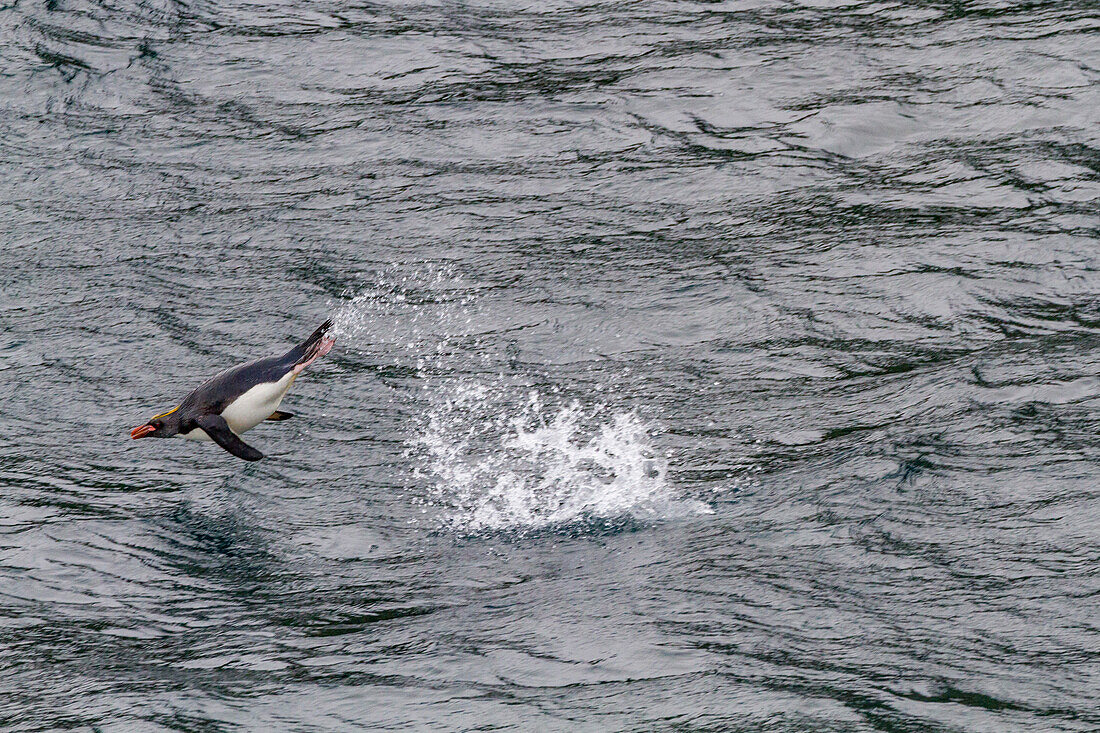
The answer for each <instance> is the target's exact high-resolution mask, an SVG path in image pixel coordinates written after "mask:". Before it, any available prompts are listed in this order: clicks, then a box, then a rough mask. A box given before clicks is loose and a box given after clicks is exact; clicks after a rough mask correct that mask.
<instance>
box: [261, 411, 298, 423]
mask: <svg viewBox="0 0 1100 733" xmlns="http://www.w3.org/2000/svg"><path fill="white" fill-rule="evenodd" d="M292 417H294V413H293V412H283V411H282V410H276V411H275V412H273V413H271V415H269V416H268V417H265V418H264V419H265V420H270V421H271V422H279V421H280V420H289V419H290V418H292Z"/></svg>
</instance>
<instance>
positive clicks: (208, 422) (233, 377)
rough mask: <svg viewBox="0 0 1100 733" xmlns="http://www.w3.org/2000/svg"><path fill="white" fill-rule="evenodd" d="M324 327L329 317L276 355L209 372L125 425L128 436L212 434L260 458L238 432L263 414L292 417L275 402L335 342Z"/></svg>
mask: <svg viewBox="0 0 1100 733" xmlns="http://www.w3.org/2000/svg"><path fill="white" fill-rule="evenodd" d="M330 328H332V320H331V319H330V320H327V321H325V322H324V323H322V324H321V326H320V327H319V328H318V329H317V330H316V331H314V332H313V333H312V334H310V336H309V338H307V339H306V340H305V341H303V342H302V343H301V344H300V345H298V346H295V347H294V348H293V349H291V350H290V351H288V352H286V353H285V354H283V355H282V356H271V357H268V358H266V359H257V360H256V361H250V362H248V363H247V364H241V365H240V366H235V367H232V368H230V369H226V370H225V371H224V372H222V373H221V374H218V375H216V376H214V377H211V378H210V379H209V380H208V381H206V382H204V383H203V384H200V385H199V386H198V387H196V388H195V390H194V391H193V392H191V394H189V395H187V396H186V397H184V398H183V401H182V402H180V403H179V404H178V405H176V406H175V407H173V408H172V409H171V410H169V411H168V412H165V413H163V414H160V415H157V416H156V417H153V418H152V419H150V420H149V422H147V423H145V424H144V425H141V426H138V427H136V428H134V429H133V430H131V431H130V437H131V438H133V439H134V440H137V439H138V438H145V437H148V436H152V437H154V438H171V437H172V436H179V437H183V438H189V439H190V440H213V441H214V442H215V443H217V444H218V445H220V446H221V447H222V448H225V449H226V450H227V451H229V452H230V453H232V454H233V455H235V456H237V457H238V458H243V459H244V460H246V461H258V460H260V459H261V458H263V457H264V454H263V453H261V452H260V451H258V450H256V449H255V448H253V447H252V446H250V445H248V444H247V443H245V442H244V441H243V440H241V438H240V435H241V433H243V432H244V431H246V430H251V429H252V428H254V427H256V426H257V425H259V424H260V423H262V422H263V421H264V420H286V419H288V418H291V417H293V415H291V414H290V413H289V412H281V411H280V410H279V409H278V408H279V403H280V402H282V401H283V395H285V394H286V391H287V390H288V389H290V385H292V384H294V380H295V379H297V378H298V375H299V374H301V373H302V370H303V369H305V368H306V367H307V366H309V365H310V364H312V363H313V362H314V360H316V359H318V358H320V357H322V356H324V355H325V354H327V353H328V352H329V350H330V349H331V348H332V345H333V344H334V343H336V338H335V337H334V336H328V335H327V333H328V331H329V329H330Z"/></svg>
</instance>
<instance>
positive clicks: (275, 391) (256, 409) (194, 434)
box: [183, 372, 298, 441]
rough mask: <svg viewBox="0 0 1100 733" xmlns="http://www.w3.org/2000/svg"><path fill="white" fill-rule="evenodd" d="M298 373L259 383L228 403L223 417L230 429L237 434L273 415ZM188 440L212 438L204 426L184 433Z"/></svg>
mask: <svg viewBox="0 0 1100 733" xmlns="http://www.w3.org/2000/svg"><path fill="white" fill-rule="evenodd" d="M297 376H298V375H297V374H294V373H293V372H289V373H287V375H286V376H284V377H283V378H282V379H280V380H279V381H278V382H265V383H263V384H257V385H256V386H255V387H252V388H251V389H249V390H248V391H247V392H245V393H244V394H242V395H241V396H240V397H238V398H237V399H235V400H233V401H232V402H230V403H229V404H228V405H226V407H225V409H223V410H222V413H221V414H222V417H224V418H225V421H226V423H228V424H229V429H230V430H232V431H233V432H234V433H236V434H237V435H240V434H241V433H243V432H245V431H246V430H251V429H252V428H254V427H256V426H257V425H259V424H260V423H262V422H263V421H264V420H266V419H267V418H269V417H270V416H271V413H273V412H275V410H277V409H279V404H280V403H281V402H282V401H283V397H284V396H285V395H286V391H287V390H288V389H290V385H292V384H294V380H295V378H297ZM183 437H185V438H187V439H188V440H203V441H208V440H210V436H209V435H207V434H206V431H205V430H203V429H202V428H195V429H194V430H192V431H191V432H189V433H186V434H183Z"/></svg>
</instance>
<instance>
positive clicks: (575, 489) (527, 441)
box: [415, 381, 710, 532]
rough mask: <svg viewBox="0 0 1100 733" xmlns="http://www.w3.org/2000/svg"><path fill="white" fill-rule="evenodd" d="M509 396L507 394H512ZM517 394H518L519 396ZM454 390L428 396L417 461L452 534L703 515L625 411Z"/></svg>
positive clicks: (643, 426)
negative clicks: (678, 492) (682, 495)
mask: <svg viewBox="0 0 1100 733" xmlns="http://www.w3.org/2000/svg"><path fill="white" fill-rule="evenodd" d="M513 394H514V392H513ZM520 394H523V392H520ZM508 396H509V390H508V389H507V388H506V387H504V386H503V385H499V384H498V385H493V386H487V385H485V384H477V383H470V382H464V381H458V382H454V383H451V384H449V385H446V386H443V387H441V388H440V389H439V391H438V392H437V393H436V394H435V395H433V397H434V399H433V401H432V407H431V412H430V414H429V416H428V419H427V420H426V423H425V425H424V429H423V431H422V432H421V434H420V435H419V436H418V438H417V440H416V445H415V449H416V450H415V452H416V453H418V454H419V455H420V457H421V459H422V460H423V469H424V470H423V472H424V474H426V475H427V477H429V478H430V480H431V481H432V482H433V489H432V499H431V500H430V501H429V503H430V504H432V505H435V506H438V507H439V508H440V509H441V511H442V512H443V515H442V516H441V519H442V520H443V522H444V523H445V524H446V525H447V526H449V527H450V528H452V529H455V530H458V531H466V532H477V531H480V530H517V529H518V530H525V529H537V528H542V527H548V526H554V525H565V524H569V523H573V522H577V521H585V520H594V519H595V520H599V519H615V518H621V517H629V518H633V519H641V520H651V519H668V518H673V517H678V516H685V515H690V514H699V513H707V512H709V511H710V509H709V507H707V506H706V505H705V504H703V503H701V502H697V501H691V500H685V499H678V498H676V496H675V492H674V491H673V489H672V487H671V486H670V484H669V481H668V461H667V459H666V458H665V457H664V456H662V455H660V454H659V453H658V452H657V451H656V449H655V448H654V446H653V428H652V426H651V425H649V424H648V423H647V422H646V421H645V420H643V419H642V418H641V417H639V416H638V414H637V413H635V412H632V411H618V412H616V411H612V410H609V409H607V408H606V407H604V406H602V405H601V406H590V407H587V408H586V407H584V406H582V405H581V404H580V403H579V402H576V401H573V402H570V403H568V404H562V403H561V402H560V401H559V400H555V399H550V400H547V399H546V398H545V396H544V395H543V394H542V393H540V392H539V391H537V390H530V391H528V392H527V393H526V398H525V399H523V400H522V401H521V402H520V403H518V404H515V403H514V402H510V400H509V399H508Z"/></svg>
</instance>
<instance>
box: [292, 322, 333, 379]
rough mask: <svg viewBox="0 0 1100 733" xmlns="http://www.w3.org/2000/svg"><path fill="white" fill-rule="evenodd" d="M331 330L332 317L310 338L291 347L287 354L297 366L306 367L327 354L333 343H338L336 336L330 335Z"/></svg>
mask: <svg viewBox="0 0 1100 733" xmlns="http://www.w3.org/2000/svg"><path fill="white" fill-rule="evenodd" d="M331 330H332V319H331V318H330V319H328V320H327V321H325V322H324V323H322V324H321V325H320V326H318V327H317V330H316V331H314V332H313V333H311V334H310V335H309V338H307V339H306V340H305V341H303V342H302V343H300V344H298V345H297V346H295V347H294V348H293V349H291V350H290V352H289V353H288V354H287V358H288V359H293V361H294V366H295V367H296V368H298V367H300V368H303V369H304V368H305V367H306V366H308V365H309V364H310V363H311V362H312V361H313V360H314V359H316V358H318V357H321V356H324V355H325V354H327V353H328V352H329V349H331V348H332V345H333V344H334V343H336V337H335V336H329V335H328V333H329V331H331Z"/></svg>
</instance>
